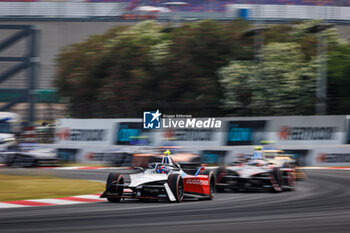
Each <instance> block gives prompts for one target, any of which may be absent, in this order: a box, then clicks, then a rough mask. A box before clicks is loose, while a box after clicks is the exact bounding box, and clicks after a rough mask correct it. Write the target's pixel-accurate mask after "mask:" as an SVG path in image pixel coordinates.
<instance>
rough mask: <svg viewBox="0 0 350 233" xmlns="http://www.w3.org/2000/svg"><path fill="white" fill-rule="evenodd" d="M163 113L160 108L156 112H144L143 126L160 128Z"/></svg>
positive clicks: (145, 127)
mask: <svg viewBox="0 0 350 233" xmlns="http://www.w3.org/2000/svg"><path fill="white" fill-rule="evenodd" d="M161 115H162V113H160V112H159V109H157V111H155V112H143V128H144V129H160V128H161Z"/></svg>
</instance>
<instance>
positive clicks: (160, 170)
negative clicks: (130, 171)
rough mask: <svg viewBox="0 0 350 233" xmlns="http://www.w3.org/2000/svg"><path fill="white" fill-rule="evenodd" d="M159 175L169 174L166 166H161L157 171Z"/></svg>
mask: <svg viewBox="0 0 350 233" xmlns="http://www.w3.org/2000/svg"><path fill="white" fill-rule="evenodd" d="M156 172H157V173H167V169H166V166H164V165H159V166H158V167H157V170H156Z"/></svg>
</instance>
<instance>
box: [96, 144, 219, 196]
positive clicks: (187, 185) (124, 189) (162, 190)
mask: <svg viewBox="0 0 350 233" xmlns="http://www.w3.org/2000/svg"><path fill="white" fill-rule="evenodd" d="M135 169H136V170H138V171H139V173H136V174H131V175H130V183H126V180H125V177H124V176H123V175H122V174H118V173H110V174H109V176H108V178H107V183H106V190H105V191H104V192H103V193H102V195H101V196H100V197H101V198H107V200H108V201H109V202H120V200H121V199H125V198H135V199H139V200H141V201H142V200H145V199H167V200H168V201H170V202H181V201H182V199H183V198H184V197H185V196H186V197H196V198H204V199H209V200H211V199H213V197H214V193H215V176H214V173H213V172H211V171H208V170H204V167H203V166H201V167H199V168H198V170H197V172H196V174H195V175H188V174H186V173H185V172H184V171H183V170H182V169H181V166H180V165H179V164H178V163H176V162H174V160H173V159H172V157H171V156H170V152H169V151H168V150H167V151H166V154H165V156H164V157H163V158H162V161H161V162H159V163H150V164H149V166H148V168H146V169H143V168H140V167H137V168H135Z"/></svg>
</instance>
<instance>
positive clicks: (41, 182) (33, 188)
mask: <svg viewBox="0 0 350 233" xmlns="http://www.w3.org/2000/svg"><path fill="white" fill-rule="evenodd" d="M104 186H105V185H104V184H103V183H99V182H93V181H86V180H75V179H62V178H56V177H52V176H42V175H38V176H12V175H3V174H0V201H15V200H27V199H40V198H55V197H69V196H74V195H82V194H91V193H101V192H103V190H104Z"/></svg>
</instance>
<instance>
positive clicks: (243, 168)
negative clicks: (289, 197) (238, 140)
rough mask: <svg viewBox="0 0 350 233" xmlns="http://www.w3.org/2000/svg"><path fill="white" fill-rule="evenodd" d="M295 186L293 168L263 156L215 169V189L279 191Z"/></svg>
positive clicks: (291, 188) (219, 190)
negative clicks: (279, 164) (280, 164)
mask: <svg viewBox="0 0 350 233" xmlns="http://www.w3.org/2000/svg"><path fill="white" fill-rule="evenodd" d="M294 187H295V168H293V167H288V166H285V167H283V166H282V167H280V166H278V165H277V164H274V163H273V162H272V161H269V160H267V159H264V158H256V159H252V160H250V161H249V162H247V163H238V164H236V165H232V166H226V167H220V168H219V169H218V171H217V180H216V190H217V191H218V192H223V191H224V190H226V189H231V190H256V191H259V190H270V191H272V192H281V191H283V190H293V189H294Z"/></svg>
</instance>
